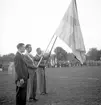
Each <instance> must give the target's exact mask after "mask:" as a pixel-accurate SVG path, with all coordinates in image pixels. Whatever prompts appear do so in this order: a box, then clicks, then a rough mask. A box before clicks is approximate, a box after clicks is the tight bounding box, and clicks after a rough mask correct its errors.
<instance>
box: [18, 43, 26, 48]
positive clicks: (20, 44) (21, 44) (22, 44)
mask: <svg viewBox="0 0 101 105" xmlns="http://www.w3.org/2000/svg"><path fill="white" fill-rule="evenodd" d="M24 45H25V44H24V43H19V44H18V45H17V49H19V48H20V47H22V46H24Z"/></svg>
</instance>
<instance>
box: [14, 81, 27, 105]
mask: <svg viewBox="0 0 101 105" xmlns="http://www.w3.org/2000/svg"><path fill="white" fill-rule="evenodd" d="M26 95H27V82H26V83H24V86H23V87H18V86H16V105H26Z"/></svg>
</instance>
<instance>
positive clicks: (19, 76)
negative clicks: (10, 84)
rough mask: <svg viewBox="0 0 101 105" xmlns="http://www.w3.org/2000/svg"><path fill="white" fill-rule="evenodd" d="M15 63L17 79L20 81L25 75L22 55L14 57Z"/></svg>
mask: <svg viewBox="0 0 101 105" xmlns="http://www.w3.org/2000/svg"><path fill="white" fill-rule="evenodd" d="M14 65H15V72H16V76H17V78H16V81H19V80H20V79H23V77H24V75H23V72H22V62H21V58H20V57H15V59H14Z"/></svg>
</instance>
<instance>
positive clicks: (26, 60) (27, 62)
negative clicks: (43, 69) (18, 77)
mask: <svg viewBox="0 0 101 105" xmlns="http://www.w3.org/2000/svg"><path fill="white" fill-rule="evenodd" d="M24 61H25V63H26V64H27V67H28V68H31V69H37V67H36V66H35V65H34V64H33V62H31V61H30V60H29V58H28V57H27V56H25V57H24Z"/></svg>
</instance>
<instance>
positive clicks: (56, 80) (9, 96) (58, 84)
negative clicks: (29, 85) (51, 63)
mask: <svg viewBox="0 0 101 105" xmlns="http://www.w3.org/2000/svg"><path fill="white" fill-rule="evenodd" d="M46 80H47V92H48V95H46V96H39V95H37V97H38V98H39V101H38V102H37V103H27V105H101V104H100V103H101V67H70V68H47V69H46ZM0 105H15V84H14V78H12V76H10V75H8V74H7V72H0Z"/></svg>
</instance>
